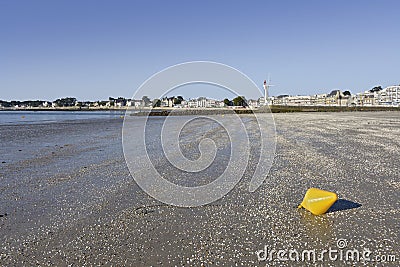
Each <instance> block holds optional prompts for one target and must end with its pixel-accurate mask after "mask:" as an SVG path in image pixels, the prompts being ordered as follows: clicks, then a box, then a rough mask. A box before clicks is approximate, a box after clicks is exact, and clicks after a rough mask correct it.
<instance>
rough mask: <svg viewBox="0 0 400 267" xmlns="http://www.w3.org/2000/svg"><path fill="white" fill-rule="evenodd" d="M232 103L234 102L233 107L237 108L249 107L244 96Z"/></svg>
mask: <svg viewBox="0 0 400 267" xmlns="http://www.w3.org/2000/svg"><path fill="white" fill-rule="evenodd" d="M232 101H233V105H235V106H242V107H245V106H247V101H246V98H245V97H244V96H237V97H235V98H234V99H233V100H232Z"/></svg>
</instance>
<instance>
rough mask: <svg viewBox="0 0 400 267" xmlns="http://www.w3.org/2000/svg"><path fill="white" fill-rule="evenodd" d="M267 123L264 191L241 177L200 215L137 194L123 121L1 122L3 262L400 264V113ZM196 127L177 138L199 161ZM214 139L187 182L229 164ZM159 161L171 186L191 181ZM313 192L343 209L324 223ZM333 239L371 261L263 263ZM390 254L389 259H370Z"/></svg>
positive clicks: (293, 117)
mask: <svg viewBox="0 0 400 267" xmlns="http://www.w3.org/2000/svg"><path fill="white" fill-rule="evenodd" d="M243 116H244V117H245V116H246V115H243ZM137 119H138V120H141V119H143V118H140V117H138V118H137ZM274 119H275V123H276V130H277V148H276V156H275V161H274V164H273V166H272V168H271V170H270V172H269V174H268V177H267V179H266V181H265V182H264V183H263V184H262V186H261V187H260V188H258V190H256V191H255V192H253V193H250V192H249V191H248V183H249V177H248V176H249V175H248V173H247V172H246V173H245V175H244V177H243V179H242V180H241V181H240V183H239V184H238V185H237V186H236V187H235V188H234V189H233V190H232V191H231V192H230V193H229V194H228V195H227V196H225V197H224V198H223V199H221V200H218V201H216V202H214V203H212V204H209V205H206V206H202V207H196V208H178V207H173V206H168V205H165V204H163V203H160V202H158V201H157V200H155V199H153V198H151V197H150V196H148V195H147V194H146V193H145V192H143V191H142V190H141V189H140V188H139V187H138V185H137V184H136V183H135V181H134V180H133V179H132V177H131V176H130V173H129V170H128V168H127V165H126V162H125V159H124V155H123V149H122V141H121V138H122V137H121V136H122V123H123V119H121V118H105V119H91V120H76V121H68V122H56V123H37V124H30V125H0V140H1V147H0V154H1V159H0V160H1V163H0V164H1V165H0V166H1V169H0V244H1V245H0V266H21V265H24V266H33V265H41V266H50V265H56V266H68V265H69V266H82V265H88V266H92V265H116V266H122V265H130V266H161V265H163V266H266V265H274V266H293V265H296V264H297V265H299V266H300V265H301V266H305V265H318V266H321V265H323V266H343V265H346V264H350V265H352V264H360V265H362V264H365V265H368V266H376V265H378V266H398V265H399V261H400V253H399V251H400V246H399V242H400V234H399V233H400V224H399V221H400V208H399V204H400V178H399V177H400V161H399V158H400V139H399V136H400V117H399V113H398V112H339V113H329V112H328V113H292V114H287V113H282V114H274ZM149 120H150V123H153V124H154V125H157V124H159V123H161V122H162V118H160V117H152V118H150V119H149ZM204 123H205V122H204ZM249 123H251V119H249ZM196 127H197V128H198V129H200V128H201V129H203V130H205V131H207V129H208V128H207V127H205V125H203V124H202V122H199V123H198V124H197V125H194V126H193V128H192V129H190V130H191V131H189V130H188V131H187V133H185V134H184V135H183V138H184V139H185V140H184V141H185V142H186V143H185V144H187V150H186V151H183V152H184V154H185V153H186V154H185V155H188V157H191V155H196V149H195V148H196V144H197V143H196V142H197V141H196V140H198V138H200V137H199V136H198V135H196V130H195V129H196ZM210 131H211V130H210ZM213 134H214V137H215V138H216V142H217V145H218V147H219V150H218V153H217V156H219V159H218V161H217V164H215V166H213V167H212V168H211V169H209V170H208V174H209V175H207V176H204V177H194V178H195V179H193V181H192V182H194V183H200V184H202V183H206V182H208V181H209V179H212V178H213V177H214V176H216V175H218V173H220V172H221V169H223V167H224V166H225V165H224V164H225V163H226V160H227V158H226V153H227V152H226V151H227V148H229V144H228V141H227V140H228V139H227V138H225V137H224V135H223V134H220V133H218V131H217V132H213ZM252 145H253V146H256V145H257V143H253V144H252ZM158 148H159V147H158V146H157V144H155V147H154V148H153V150H151V151H150V153H152V154H153V155H157V153H158V152H157V149H158ZM191 149H192V150H193V151H192V150H191ZM158 164H159V165H158V169H160V170H164V171H165V172H166V173H168V176H169V177H170V178H171V180H172V181H174V182H176V183H180V182H182V183H183V184H184V183H185V182H187V181H185V180H184V178H183V177H182V176H179V174H175V173H174V171H173V170H172V171H169V169H168V166H167V165H165V163H164V161H163V160H162V159H160V160H159V161H158ZM252 164H253V163H252V162H249V167H248V172H250V171H251V168H252ZM177 177H179V179H178V178H177ZM175 178H176V179H175ZM310 187H318V188H322V189H325V190H329V191H333V192H336V193H337V194H338V196H339V201H338V202H337V203H336V204H335V205H334V206H333V207H332V208H331V210H330V211H329V212H328V213H327V214H324V215H321V216H314V215H311V214H310V213H309V212H308V211H306V210H304V209H297V206H298V204H299V203H300V202H301V200H302V198H303V196H304V194H305V192H306V190H307V189H308V188H310ZM338 240H343V241H344V242H345V245H346V246H345V247H343V249H347V248H348V249H352V250H354V249H356V250H359V251H363V250H364V249H368V250H370V251H371V255H370V257H371V261H367V262H363V261H361V260H360V261H347V262H346V261H345V260H340V259H337V260H334V261H330V260H328V259H325V260H324V261H318V260H317V261H315V262H313V261H312V260H306V261H301V262H293V261H284V260H277V259H276V257H275V258H274V259H272V260H268V259H262V257H261V259H260V256H261V254H260V253H259V252H260V250H265V248H266V247H267V248H268V250H276V251H278V250H285V249H296V250H298V251H299V252H301V251H302V250H311V249H315V250H317V251H321V250H324V249H329V248H336V247H337V246H338ZM385 255H386V256H389V255H394V256H395V262H391V261H388V260H386V261H384V262H379V261H378V259H377V258H376V256H381V259H382V256H385ZM275 256H276V253H275Z"/></svg>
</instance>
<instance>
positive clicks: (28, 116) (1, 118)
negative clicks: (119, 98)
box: [0, 111, 125, 125]
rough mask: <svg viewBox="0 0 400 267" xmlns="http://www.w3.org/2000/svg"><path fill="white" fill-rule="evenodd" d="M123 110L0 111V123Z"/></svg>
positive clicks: (93, 115) (96, 115) (109, 115)
mask: <svg viewBox="0 0 400 267" xmlns="http://www.w3.org/2000/svg"><path fill="white" fill-rule="evenodd" d="M124 113H125V112H124V111H0V125H4V124H32V123H43V122H47V123H48V122H60V121H68V120H85V119H99V118H113V117H119V116H122V115H124Z"/></svg>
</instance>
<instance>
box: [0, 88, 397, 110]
mask: <svg viewBox="0 0 400 267" xmlns="http://www.w3.org/2000/svg"><path fill="white" fill-rule="evenodd" d="M265 101H267V102H268V104H269V105H281V106H282V105H283V106H399V105H400V85H397V86H389V87H386V88H382V87H380V86H377V87H374V88H372V89H371V90H368V91H365V92H363V93H358V94H355V95H354V94H351V93H350V91H341V90H333V91H332V92H330V93H329V94H317V95H309V96H308V95H297V96H290V95H280V96H273V97H267V98H265V97H260V98H259V99H249V100H246V101H245V103H246V106H249V107H250V108H258V107H261V106H264V105H265V104H266V103H265ZM241 103H242V102H241ZM236 105H237V103H236ZM152 106H153V107H170V108H172V107H175V108H222V107H226V106H234V103H233V102H232V101H229V100H228V99H225V100H215V99H210V98H206V97H199V98H196V99H189V100H185V99H183V98H182V97H180V96H179V97H164V98H162V99H154V100H150V99H149V98H148V97H143V98H142V99H140V100H135V99H126V98H123V97H119V98H112V97H110V98H109V99H108V101H84V102H81V101H78V100H76V98H62V99H57V100H55V101H53V102H49V101H39V100H36V101H9V102H6V101H1V100H0V108H32V107H33V108H36V107H38V108H40V107H44V108H50V107H53V108H57V107H79V108H100V109H101V108H105V109H107V108H124V107H132V108H143V107H152Z"/></svg>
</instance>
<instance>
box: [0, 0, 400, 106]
mask: <svg viewBox="0 0 400 267" xmlns="http://www.w3.org/2000/svg"><path fill="white" fill-rule="evenodd" d="M399 10H400V1H385V0H382V1H368V0H364V1H356V0H353V1H348V0H347V1H340V0H339V1H307V0H304V1H288V0H282V1H183V0H182V1H172V0H171V1H152V0H150V1H75V0H69V1H42V0H36V1H19V0H16V1H6V0H4V1H0V40H1V41H0V99H3V100H10V99H19V100H25V99H45V100H54V99H56V98H59V97H65V96H74V97H77V98H78V99H82V100H84V99H85V100H97V99H106V98H108V97H109V96H114V97H118V96H124V97H131V96H132V95H133V94H134V92H135V90H136V89H137V88H138V87H139V86H140V85H141V84H142V83H143V82H144V81H145V80H146V79H147V78H149V77H150V76H151V75H153V74H154V73H156V72H158V71H160V70H162V69H164V68H166V67H168V66H171V65H174V64H177V63H182V62H186V61H194V60H210V61H216V62H221V63H224V64H228V65H230V66H232V67H234V68H237V69H238V70H240V71H242V72H243V73H245V74H246V75H248V76H249V77H250V78H251V79H252V80H254V81H255V82H256V83H257V84H258V85H259V86H260V88H261V86H262V82H263V80H264V79H265V78H266V77H267V75H268V73H270V74H271V79H272V83H273V84H274V85H275V86H274V87H273V88H272V89H271V95H279V94H294V95H297V94H315V93H324V92H329V91H331V90H333V89H343V90H347V89H348V90H351V91H352V92H353V93H355V92H360V91H364V90H366V89H370V88H371V87H373V86H375V85H382V86H388V85H393V84H399V83H400V71H399V70H400V65H399V63H400V34H399V33H400V30H399V27H400V16H399V15H398V12H399ZM214 89H215V91H214ZM179 93H181V92H179ZM183 93H184V96H185V97H186V98H189V97H196V96H201V95H205V94H206V96H210V97H215V98H224V97H225V93H226V92H224V91H221V90H219V89H217V88H211V87H209V88H204V90H203V89H201V90H199V88H197V87H190V86H189V87H188V90H187V92H186V91H185V92H183ZM247 97H248V98H252V97H257V96H247Z"/></svg>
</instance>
